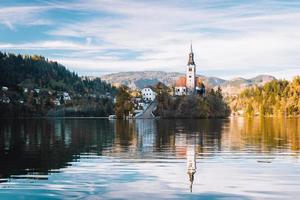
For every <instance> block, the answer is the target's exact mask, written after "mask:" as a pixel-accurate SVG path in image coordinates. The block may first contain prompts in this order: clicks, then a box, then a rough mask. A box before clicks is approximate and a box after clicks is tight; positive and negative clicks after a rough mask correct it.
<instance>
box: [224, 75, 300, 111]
mask: <svg viewBox="0 0 300 200" xmlns="http://www.w3.org/2000/svg"><path fill="white" fill-rule="evenodd" d="M229 101H230V105H231V110H232V112H233V113H236V114H243V115H247V116H252V115H260V116H274V115H276V116H299V115H300V76H297V77H295V78H294V79H293V80H292V81H290V82H289V81H285V80H273V81H271V82H269V83H267V84H265V85H264V86H255V87H251V88H248V89H245V90H244V91H243V92H241V93H240V94H239V95H238V96H237V97H231V98H230V100H229Z"/></svg>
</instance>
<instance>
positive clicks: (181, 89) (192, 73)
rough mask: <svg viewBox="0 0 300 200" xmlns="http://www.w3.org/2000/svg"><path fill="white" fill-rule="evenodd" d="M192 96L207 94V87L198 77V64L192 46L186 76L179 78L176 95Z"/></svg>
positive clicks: (176, 84)
mask: <svg viewBox="0 0 300 200" xmlns="http://www.w3.org/2000/svg"><path fill="white" fill-rule="evenodd" d="M191 94H199V95H204V94H205V86H204V84H203V82H202V80H201V79H200V77H197V75H196V64H195V61H194V53H193V47H192V44H191V52H190V54H189V60H188V63H187V66H186V75H185V76H182V77H179V78H178V79H177V80H176V83H175V95H176V96H183V95H191Z"/></svg>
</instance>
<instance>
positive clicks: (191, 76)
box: [186, 44, 196, 94]
mask: <svg viewBox="0 0 300 200" xmlns="http://www.w3.org/2000/svg"><path fill="white" fill-rule="evenodd" d="M195 86H196V65H195V61H194V53H193V46H192V44H191V52H190V54H189V61H188V64H187V67H186V87H187V91H188V93H189V94H192V93H194V92H195Z"/></svg>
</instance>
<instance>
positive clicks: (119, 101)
mask: <svg viewBox="0 0 300 200" xmlns="http://www.w3.org/2000/svg"><path fill="white" fill-rule="evenodd" d="M185 71H186V74H185V76H181V77H178V79H177V80H175V81H174V85H173V86H171V87H170V86H166V85H164V84H163V83H161V82H159V83H157V84H156V85H154V86H147V87H145V88H143V89H142V90H132V89H130V88H129V87H126V86H120V87H119V91H118V93H117V96H116V105H115V112H116V113H115V114H116V115H115V117H116V118H135V119H148V118H157V117H160V118H223V117H227V116H229V114H230V109H229V106H228V105H227V103H226V102H225V101H224V99H223V96H222V92H221V89H220V88H218V89H217V90H214V89H213V88H207V87H206V86H205V84H204V83H203V80H202V79H201V77H199V76H197V68H196V64H195V61H194V52H193V47H192V44H191V46H190V53H189V58H188V62H187V65H186V69H185Z"/></svg>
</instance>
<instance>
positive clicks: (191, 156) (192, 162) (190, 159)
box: [186, 145, 197, 192]
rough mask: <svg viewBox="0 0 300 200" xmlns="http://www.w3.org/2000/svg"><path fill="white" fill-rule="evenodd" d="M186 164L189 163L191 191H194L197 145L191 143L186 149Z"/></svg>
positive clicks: (188, 171) (188, 172)
mask: <svg viewBox="0 0 300 200" xmlns="http://www.w3.org/2000/svg"><path fill="white" fill-rule="evenodd" d="M186 164H187V174H188V175H189V180H190V192H192V191H193V182H194V174H195V173H196V168H197V167H196V152H195V146H194V145H190V146H188V147H187V149H186Z"/></svg>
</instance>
